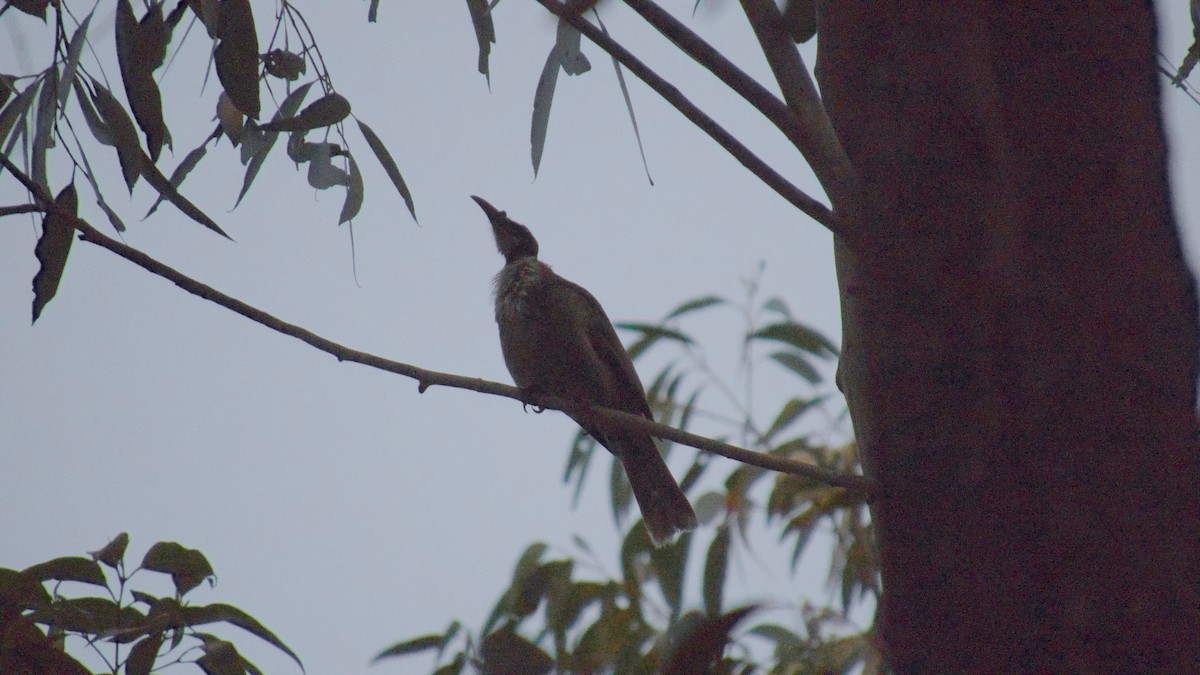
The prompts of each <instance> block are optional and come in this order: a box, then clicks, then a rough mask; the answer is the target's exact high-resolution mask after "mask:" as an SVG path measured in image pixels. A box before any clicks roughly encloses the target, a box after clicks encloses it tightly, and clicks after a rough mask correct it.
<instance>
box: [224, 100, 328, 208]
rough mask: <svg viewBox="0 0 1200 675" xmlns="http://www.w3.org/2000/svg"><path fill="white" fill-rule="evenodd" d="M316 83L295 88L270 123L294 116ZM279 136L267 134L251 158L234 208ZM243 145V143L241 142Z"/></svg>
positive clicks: (240, 201) (243, 195)
mask: <svg viewBox="0 0 1200 675" xmlns="http://www.w3.org/2000/svg"><path fill="white" fill-rule="evenodd" d="M315 82H316V80H314V81H313V82H308V83H305V84H302V85H300V86H299V87H296V89H295V91H293V92H292V93H290V94H288V96H287V98H285V99H283V103H281V104H280V105H279V111H278V112H276V113H275V116H274V117H273V118H271V121H278V120H282V119H285V118H288V117H291V116H293V115H295V114H296V111H297V110H299V109H300V104H302V103H304V97H305V96H307V95H308V90H309V89H311V88H312V86H313V84H314V83H315ZM278 137H279V134H273V133H268V134H266V137H265V139H264V142H263V144H262V147H261V149H259V150H258V151H257V152H256V153H254V156H253V157H251V159H250V163H249V165H247V167H246V176H245V178H243V179H242V190H241V192H239V193H238V198H237V202H236V203H234V205H233V206H234V208H237V205H238V204H241V203H242V198H243V197H245V196H246V192H247V191H248V190H249V189H250V184H251V183H253V182H254V178H255V176H257V175H258V171H259V169H261V168H262V165H263V162H265V161H266V160H267V154H269V153H270V152H271V148H273V147H275V140H276V139H277V138H278ZM243 143H245V141H244V140H243Z"/></svg>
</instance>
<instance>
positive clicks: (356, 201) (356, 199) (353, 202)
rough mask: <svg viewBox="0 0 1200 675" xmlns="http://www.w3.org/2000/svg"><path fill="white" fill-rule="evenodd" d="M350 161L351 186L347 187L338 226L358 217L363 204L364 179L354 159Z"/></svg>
mask: <svg viewBox="0 0 1200 675" xmlns="http://www.w3.org/2000/svg"><path fill="white" fill-rule="evenodd" d="M348 159H349V161H350V184H349V185H347V186H346V201H345V202H344V203H343V204H342V213H341V214H340V215H339V216H338V225H341V224H342V223H345V222H347V221H349V220H352V219H353V218H354V216H357V215H358V211H359V209H361V208H362V203H363V179H362V174H360V173H359V172H358V163H357V162H355V161H354V158H353V157H349V158H348Z"/></svg>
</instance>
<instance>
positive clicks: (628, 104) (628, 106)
mask: <svg viewBox="0 0 1200 675" xmlns="http://www.w3.org/2000/svg"><path fill="white" fill-rule="evenodd" d="M594 14H595V16H596V23H597V24H599V26H600V30H601V31H602V32H603V33H604V34H605V35H608V27H607V26H605V25H604V22H603V21H601V20H600V13H599V12H594ZM611 58H612V64H613V70H615V71H616V73H617V86H618V87H620V89H621V98H623V99H625V110H626V111H627V112H628V113H629V123H630V124H631V125H632V126H633V138H634V140H636V141H637V146H638V154H640V155H641V156H642V168H643V169H644V170H645V171H646V180H648V181H650V185H654V179H653V178H651V177H650V165H649V164H648V163H647V162H646V149H645V148H644V147H642V132H641V131H639V130H638V123H637V115H635V114H634V113H633V99H631V98H630V97H629V87H628V86H627V85H626V84H625V72H624V70H623V69H622V68H621V62H620V61H618V60H617V57H615V56H612V57H611Z"/></svg>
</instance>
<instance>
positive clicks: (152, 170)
mask: <svg viewBox="0 0 1200 675" xmlns="http://www.w3.org/2000/svg"><path fill="white" fill-rule="evenodd" d="M142 175H143V176H145V177H146V182H147V183H149V184H150V186H151V187H153V188H154V189H155V190H158V194H160V195H162V197H163V199H166V200H167V201H169V202H171V203H172V204H174V205H175V208H177V209H179V210H180V211H183V213H184V214H185V215H187V216H188V217H189V218H191V219H192V220H194V221H196V222H197V223H200V224H201V225H203V226H205V227H207V228H208V229H210V230H212V231H213V232H216V233H217V234H219V235H221V236H222V237H225V238H226V239H229V238H230V237H229V235H227V234H225V231H224V230H222V229H221V227H220V226H219V225H217V224H216V222H214V221H213V219H212V218H209V217H208V215H207V214H205V213H204V212H203V211H201V210H200V209H199V208H198V207H197V206H196V205H195V204H193V203H191V202H190V201H188V199H187V198H186V197H184V196H183V195H182V194H180V193H179V191H178V190H176V189H175V186H174V185H171V181H169V180H167V177H166V176H164V175H162V172H161V171H159V170H158V167H156V166H154V164H152V163H151V162H150V158H148V157H146V156H145V155H144V154H143V155H142Z"/></svg>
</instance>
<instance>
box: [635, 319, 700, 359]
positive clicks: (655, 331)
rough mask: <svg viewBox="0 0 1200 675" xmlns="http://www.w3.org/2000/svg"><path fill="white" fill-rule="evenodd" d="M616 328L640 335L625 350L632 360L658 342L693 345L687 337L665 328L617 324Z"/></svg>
mask: <svg viewBox="0 0 1200 675" xmlns="http://www.w3.org/2000/svg"><path fill="white" fill-rule="evenodd" d="M617 328H620V329H621V330H635V331H638V332H639V333H641V334H642V336H641V337H640V338H638V339H637V340H636V341H634V342H633V344H631V345H629V346H628V347H627V348H626V351H627V352H629V357H630V358H634V359H636V358H637V357H638V356H639V355H641V354H642V353H643V352H645V351H646V350H647V349H649V348H650V347H652V346H654V344H655V343H657V342H658V341H659V340H669V341H675V342H679V343H681V344H685V345H690V344H692V343H693V340H692V339H691V338H690V337H688V336H687V335H684V334H683V333H681V332H679V331H677V330H675V329H674V328H667V327H666V326H656V325H653V324H646V323H618V324H617Z"/></svg>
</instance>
